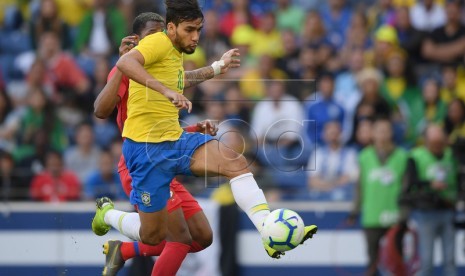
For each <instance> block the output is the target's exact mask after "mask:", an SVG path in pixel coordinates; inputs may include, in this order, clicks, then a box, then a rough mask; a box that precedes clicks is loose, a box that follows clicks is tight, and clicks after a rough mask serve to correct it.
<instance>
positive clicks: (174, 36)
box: [163, 29, 182, 53]
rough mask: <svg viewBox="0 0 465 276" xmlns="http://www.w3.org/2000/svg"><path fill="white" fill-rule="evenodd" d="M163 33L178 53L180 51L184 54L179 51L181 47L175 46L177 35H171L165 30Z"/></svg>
mask: <svg viewBox="0 0 465 276" xmlns="http://www.w3.org/2000/svg"><path fill="white" fill-rule="evenodd" d="M163 33H165V35H166V36H167V37H168V38H169V39H170V41H171V44H172V45H173V48H174V49H176V51H178V52H179V53H182V52H181V50H179V47H178V46H176V44H175V42H174V41H175V40H176V34H169V33H168V32H167V31H166V29H164V30H163Z"/></svg>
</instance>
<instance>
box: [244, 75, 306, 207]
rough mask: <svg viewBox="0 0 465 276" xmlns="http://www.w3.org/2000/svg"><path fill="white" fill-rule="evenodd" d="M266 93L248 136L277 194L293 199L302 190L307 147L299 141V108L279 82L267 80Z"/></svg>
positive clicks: (300, 123) (300, 126) (258, 107)
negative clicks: (254, 145)
mask: <svg viewBox="0 0 465 276" xmlns="http://www.w3.org/2000/svg"><path fill="white" fill-rule="evenodd" d="M266 92H267V97H266V98H264V99H263V100H262V101H260V102H258V103H257V105H256V106H255V108H254V110H253V113H252V114H253V115H252V119H251V121H252V123H251V130H250V136H251V137H252V138H255V139H256V140H255V141H257V142H256V143H257V145H258V150H257V154H258V155H257V158H258V160H259V161H260V163H262V164H264V165H265V166H267V167H268V168H269V171H270V173H271V174H272V176H273V178H274V179H275V180H276V182H278V183H279V189H280V192H281V193H282V194H283V196H285V198H286V197H294V196H296V195H298V194H299V193H301V192H302V190H305V173H304V170H303V168H304V166H305V165H306V163H307V160H308V151H309V150H310V148H311V147H310V145H308V144H307V143H306V141H305V140H303V139H302V135H303V129H302V123H303V107H302V104H301V103H300V101H299V100H297V99H296V98H294V97H292V96H290V95H288V94H287V93H286V86H285V82H283V81H269V82H268V83H267V86H266ZM252 145H253V144H252ZM285 198H284V199H285Z"/></svg>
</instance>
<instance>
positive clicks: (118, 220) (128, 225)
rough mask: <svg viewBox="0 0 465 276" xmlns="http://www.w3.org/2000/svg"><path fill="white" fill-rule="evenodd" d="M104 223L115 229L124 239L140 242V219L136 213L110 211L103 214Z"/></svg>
mask: <svg viewBox="0 0 465 276" xmlns="http://www.w3.org/2000/svg"><path fill="white" fill-rule="evenodd" d="M103 219H104V220H105V223H106V224H108V225H111V226H112V227H113V228H115V229H117V230H118V231H119V232H120V233H121V234H123V235H125V236H126V237H128V238H130V239H132V240H135V241H140V234H139V230H140V218H139V214H138V213H127V212H122V211H119V210H115V209H111V210H108V211H107V212H106V213H105V217H104V218H103Z"/></svg>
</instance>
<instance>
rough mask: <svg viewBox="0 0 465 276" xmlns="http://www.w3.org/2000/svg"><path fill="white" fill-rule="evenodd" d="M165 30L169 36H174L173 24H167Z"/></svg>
mask: <svg viewBox="0 0 465 276" xmlns="http://www.w3.org/2000/svg"><path fill="white" fill-rule="evenodd" d="M166 30H167V31H168V33H169V34H170V35H174V34H175V33H176V26H175V25H174V23H173V22H169V23H168V24H167V25H166Z"/></svg>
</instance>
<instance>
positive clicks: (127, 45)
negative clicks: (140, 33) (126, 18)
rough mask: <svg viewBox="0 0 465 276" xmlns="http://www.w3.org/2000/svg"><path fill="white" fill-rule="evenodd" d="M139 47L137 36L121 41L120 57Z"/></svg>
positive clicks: (127, 37)
mask: <svg viewBox="0 0 465 276" xmlns="http://www.w3.org/2000/svg"><path fill="white" fill-rule="evenodd" d="M136 45H137V36H132V35H131V36H126V37H125V38H123V39H122V40H121V45H120V46H119V56H122V55H124V54H126V53H127V52H129V51H131V49H132V48H134V47H135V46H136Z"/></svg>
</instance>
